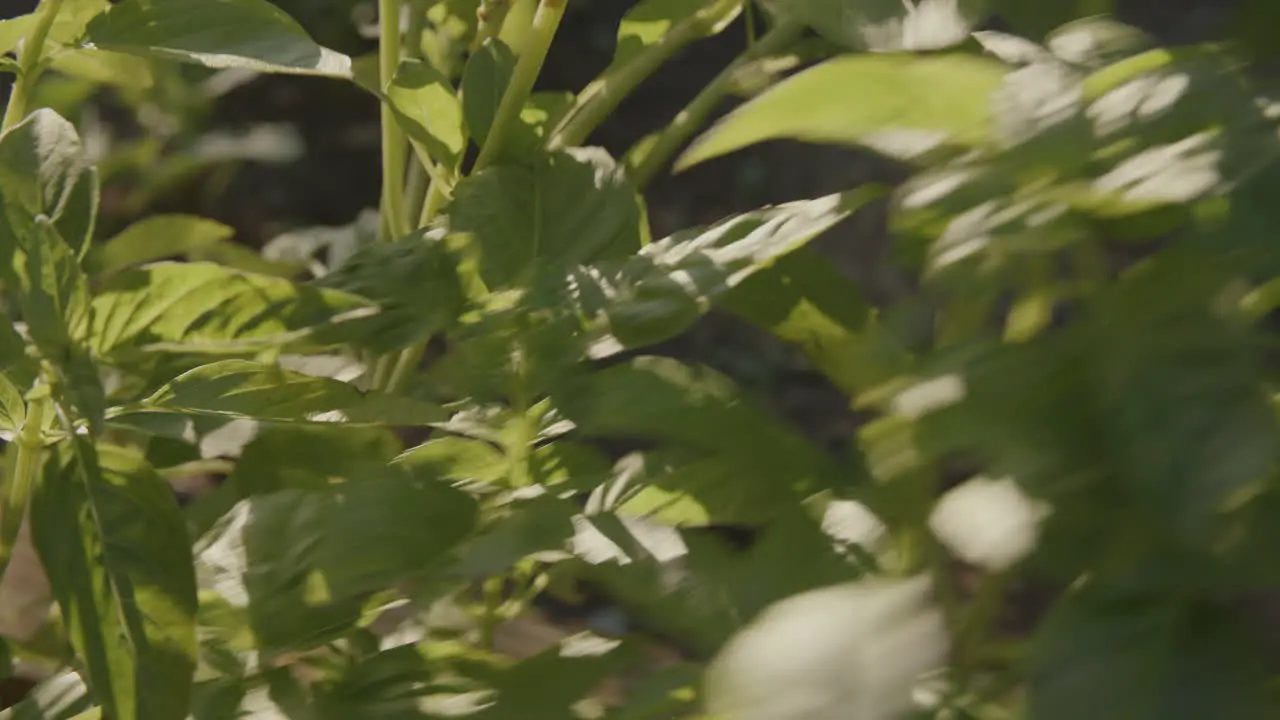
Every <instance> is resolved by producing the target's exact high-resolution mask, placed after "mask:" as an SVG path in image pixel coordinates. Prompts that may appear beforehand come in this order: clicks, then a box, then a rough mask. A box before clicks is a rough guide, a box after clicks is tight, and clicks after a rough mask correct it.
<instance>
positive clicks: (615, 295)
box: [567, 186, 882, 357]
mask: <svg viewBox="0 0 1280 720" xmlns="http://www.w3.org/2000/svg"><path fill="white" fill-rule="evenodd" d="M881 192H882V190H881V189H880V188H879V187H877V186H865V187H863V188H860V189H858V190H854V191H851V192H848V193H842V194H840V195H828V196H826V197H821V198H817V199H814V200H804V201H800V202H794V203H787V204H785V205H779V206H777V207H772V208H764V209H761V210H757V211H754V212H750V213H744V214H742V215H735V216H733V217H730V218H727V219H725V220H722V221H720V222H718V223H716V224H715V225H712V226H711V227H709V228H705V229H703V228H698V229H693V230H687V231H684V232H680V233H677V234H675V235H673V236H671V237H669V238H666V239H664V240H660V241H658V242H653V243H650V244H648V245H646V246H645V247H644V248H643V249H641V250H640V252H639V253H638V254H636V255H633V256H631V257H629V258H626V259H625V260H619V261H615V262H612V263H610V262H600V263H596V264H593V265H587V266H582V267H579V268H577V269H575V270H573V271H571V272H570V273H569V278H568V288H567V292H568V294H569V296H570V297H571V298H572V302H573V304H574V305H576V306H577V312H578V314H579V315H580V316H581V317H583V318H584V319H585V320H586V321H587V322H588V324H589V326H594V330H595V335H596V337H595V338H594V339H595V342H596V343H597V347H596V348H593V356H595V357H602V356H603V355H604V354H605V352H606V349H607V347H606V346H603V345H600V342H601V340H602V339H603V338H605V337H610V338H612V339H613V340H614V341H616V343H617V344H618V346H619V347H617V348H615V349H616V350H620V349H623V348H637V347H643V346H645V345H653V344H655V343H658V342H661V341H663V340H666V339H668V338H671V337H674V336H675V335H677V334H679V333H680V332H683V331H684V330H686V329H688V328H689V327H690V326H691V325H692V324H693V323H694V322H695V321H696V320H697V319H698V318H699V317H701V316H702V315H703V314H705V313H706V312H707V311H708V310H709V309H710V308H711V305H712V303H713V302H714V301H715V300H716V299H718V298H719V297H720V296H722V295H724V294H726V293H731V291H732V290H733V289H734V288H736V287H738V286H739V285H741V284H742V283H744V282H746V281H747V280H748V279H749V278H751V277H752V276H753V275H754V274H755V273H757V272H761V271H766V270H767V268H769V267H770V266H771V265H772V264H773V263H774V262H776V261H778V260H779V259H780V258H782V257H784V256H786V255H788V254H789V253H791V252H793V251H795V250H796V249H798V248H800V247H802V246H803V245H804V244H805V243H807V242H809V241H810V240H812V239H813V238H815V237H817V236H818V235H820V234H822V233H823V232H825V231H826V230H828V229H830V228H831V227H833V226H835V225H836V224H837V223H839V222H840V221H841V220H844V219H845V218H847V217H849V216H850V215H851V214H852V213H854V212H856V211H857V210H858V209H859V208H860V207H861V206H862V205H864V204H865V203H866V202H867V201H869V200H871V199H873V198H875V197H876V196H878V195H880V194H881Z"/></svg>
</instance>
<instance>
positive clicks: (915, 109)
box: [676, 53, 1005, 170]
mask: <svg viewBox="0 0 1280 720" xmlns="http://www.w3.org/2000/svg"><path fill="white" fill-rule="evenodd" d="M1004 74H1005V66H1004V65H1002V64H1001V63H999V62H997V61H995V60H992V59H991V58H985V57H979V56H974V55H964V54H958V53H956V54H939V55H926V56H914V55H897V54H894V55H846V56H842V57H837V58H835V59H832V60H828V61H827V62H824V63H822V64H820V65H818V66H816V67H813V68H810V69H808V70H805V71H803V72H800V73H798V74H796V75H793V76H792V77H790V78H787V79H786V80H784V81H782V82H781V83H779V84H778V85H776V86H774V87H773V88H771V89H769V90H767V91H765V92H764V93H762V94H761V95H759V96H758V97H756V98H755V99H753V100H752V101H750V102H748V103H747V104H746V105H743V106H742V107H740V108H738V109H737V110H735V111H734V112H732V113H730V114H729V115H728V116H727V117H725V118H724V119H723V120H721V121H720V122H718V123H717V124H716V125H715V126H713V127H712V128H711V129H710V130H708V131H707V132H706V133H704V134H703V135H702V136H701V137H700V138H698V140H696V141H695V142H694V144H693V145H692V146H691V147H690V148H689V149H688V150H687V151H686V152H685V153H684V155H682V156H681V157H680V159H679V161H678V162H677V163H676V169H677V170H681V169H684V168H688V167H691V166H693V165H696V164H698V163H700V162H704V161H706V160H710V159H711V158H715V157H719V156H721V155H725V154H728V153H731V152H734V151H735V150H740V149H742V148H744V147H747V146H748V145H754V144H756V143H760V142H764V141H766V140H778V139H785V138H789V139H795V140H804V141H808V142H816V143H830V144H836V145H861V146H869V147H872V148H873V149H877V150H880V151H882V152H885V153H886V154H890V155H893V156H896V157H899V158H901V159H910V158H912V157H916V156H918V155H920V154H922V153H923V152H925V151H928V150H932V149H933V148H935V147H938V146H940V145H942V144H953V145H959V146H976V145H981V144H983V143H984V142H985V141H986V140H987V138H988V136H989V125H990V122H989V119H990V118H989V116H990V101H991V95H992V93H994V92H995V91H996V89H998V88H999V87H1000V82H1001V80H1002V79H1003V77H1004ZM796 108H805V112H802V113H801V112H796Z"/></svg>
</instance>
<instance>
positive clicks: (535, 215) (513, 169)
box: [448, 148, 647, 289]
mask: <svg viewBox="0 0 1280 720" xmlns="http://www.w3.org/2000/svg"><path fill="white" fill-rule="evenodd" d="M448 212H449V229H450V231H451V232H453V233H459V234H463V235H470V236H471V243H470V248H469V249H470V250H471V251H472V252H475V253H477V254H478V255H479V266H480V273H481V276H482V277H483V279H484V281H485V283H486V284H487V285H488V286H489V288H490V289H498V288H506V287H511V286H513V285H518V284H519V283H520V282H521V281H522V280H527V279H530V276H531V274H532V273H537V272H540V271H541V272H553V273H554V272H556V271H559V270H563V269H566V268H569V267H572V266H573V265H576V264H578V263H582V262H587V261H589V260H593V259H596V258H616V257H625V256H626V255H627V254H628V253H630V252H633V251H634V250H637V249H639V247H640V245H641V242H642V240H641V239H642V237H643V236H644V235H645V234H647V233H646V232H645V230H644V229H643V228H642V225H645V224H646V223H647V220H646V219H645V215H644V211H643V210H642V209H641V207H640V203H639V201H638V200H637V197H636V191H635V188H633V187H632V186H631V183H630V182H628V181H627V179H626V177H625V175H624V173H623V171H622V169H621V168H619V167H618V166H617V165H616V164H615V163H614V161H613V159H612V158H610V157H609V155H608V154H607V153H606V152H605V151H603V150H601V149H599V148H575V149H572V150H568V151H565V152H563V153H557V154H555V155H551V156H548V157H547V158H546V159H544V160H542V161H541V162H539V163H538V164H537V165H535V166H533V167H524V166H520V165H499V166H496V167H490V168H487V169H485V170H482V171H481V172H480V173H478V174H476V175H471V176H468V177H467V178H466V179H465V180H463V181H461V182H459V183H458V186H457V188H456V189H455V191H454V200H453V202H452V204H450V206H449V211H448Z"/></svg>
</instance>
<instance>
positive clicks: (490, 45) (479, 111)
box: [462, 39, 516, 146]
mask: <svg viewBox="0 0 1280 720" xmlns="http://www.w3.org/2000/svg"><path fill="white" fill-rule="evenodd" d="M515 67H516V55H515V53H514V52H512V50H511V48H509V47H507V46H506V45H505V44H503V43H502V42H501V41H499V40H497V39H492V40H489V41H488V42H486V43H485V44H484V47H482V48H480V50H478V51H477V52H475V53H474V54H472V56H471V57H470V58H468V59H467V65H466V67H465V68H463V70H462V115H463V118H464V119H465V121H466V124H467V131H468V132H469V133H470V134H471V138H472V140H474V141H475V142H476V144H477V145H481V146H483V145H484V142H485V139H486V138H488V136H489V128H490V126H492V125H493V118H494V116H495V115H497V114H498V105H500V104H501V103H502V95H503V93H505V92H506V90H507V85H508V84H509V83H510V82H511V73H513V72H515Z"/></svg>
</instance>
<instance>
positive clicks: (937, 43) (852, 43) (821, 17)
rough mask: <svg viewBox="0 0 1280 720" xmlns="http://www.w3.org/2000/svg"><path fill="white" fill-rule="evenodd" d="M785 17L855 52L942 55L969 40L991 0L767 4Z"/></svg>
mask: <svg viewBox="0 0 1280 720" xmlns="http://www.w3.org/2000/svg"><path fill="white" fill-rule="evenodd" d="M765 4H766V6H767V7H770V8H771V9H773V10H774V12H775V13H776V14H778V15H780V16H782V17H787V18H792V19H795V20H799V21H801V22H804V23H805V24H807V25H809V26H811V27H812V28H813V29H815V30H817V31H818V32H819V33H821V34H822V35H823V36H824V37H826V38H827V39H828V40H831V41H832V42H835V43H838V44H840V45H844V46H846V47H849V48H852V49H855V50H870V51H872V52H898V51H921V50H941V49H943V48H946V47H951V46H952V45H958V44H960V43H962V42H964V41H965V40H966V39H967V38H968V37H969V31H970V30H971V29H972V28H973V27H974V25H976V24H978V23H979V22H981V21H982V20H983V19H985V16H986V12H985V11H986V9H987V4H988V1H987V0H917V1H916V2H902V1H901V0H766V3H765Z"/></svg>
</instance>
